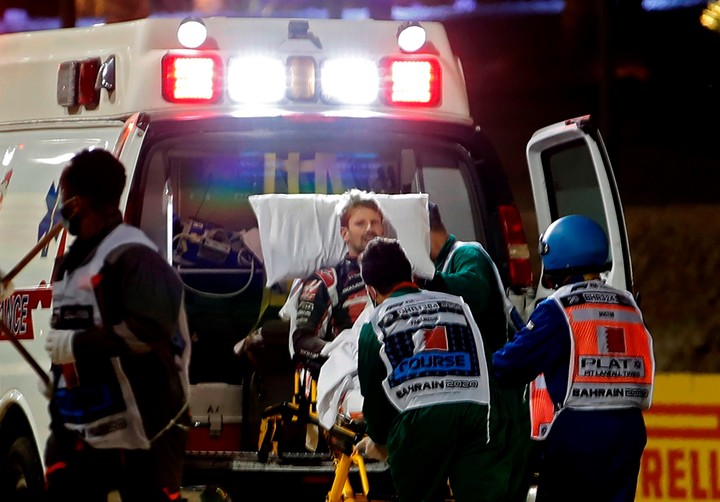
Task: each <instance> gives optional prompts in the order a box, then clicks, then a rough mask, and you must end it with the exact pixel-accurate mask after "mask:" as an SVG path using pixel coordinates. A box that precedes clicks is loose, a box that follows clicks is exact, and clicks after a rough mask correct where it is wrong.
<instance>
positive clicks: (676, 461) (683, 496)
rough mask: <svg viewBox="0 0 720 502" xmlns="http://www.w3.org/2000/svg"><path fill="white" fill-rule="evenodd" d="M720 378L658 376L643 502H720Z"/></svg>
mask: <svg viewBox="0 0 720 502" xmlns="http://www.w3.org/2000/svg"><path fill="white" fill-rule="evenodd" d="M719 389H720V375H717V374H691V373H668V374H658V375H657V378H656V381H655V393H654V397H653V406H652V408H651V409H650V410H649V411H647V412H646V414H645V422H646V425H647V430H648V444H647V447H646V448H645V452H644V453H643V458H642V463H641V466H640V477H639V479H638V488H637V495H636V497H635V500H637V501H651V500H652V501H677V500H720V458H719V457H720V392H718V390H719Z"/></svg>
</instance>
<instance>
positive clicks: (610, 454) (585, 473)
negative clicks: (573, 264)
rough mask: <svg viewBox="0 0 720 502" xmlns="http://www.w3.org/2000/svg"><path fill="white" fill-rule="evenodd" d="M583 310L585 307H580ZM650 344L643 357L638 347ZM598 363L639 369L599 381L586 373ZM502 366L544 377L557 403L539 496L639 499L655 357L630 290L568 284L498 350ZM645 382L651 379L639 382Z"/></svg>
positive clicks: (504, 372) (509, 374)
mask: <svg viewBox="0 0 720 502" xmlns="http://www.w3.org/2000/svg"><path fill="white" fill-rule="evenodd" d="M578 306H582V307H583V310H580V311H579V313H576V312H575V311H574V310H573V309H577V307H578ZM619 311H622V312H620V313H618V312H619ZM581 340H584V342H583V343H581V344H578V341H581ZM643 345H644V348H643V349H642V350H641V351H640V352H641V355H640V356H638V355H637V354H635V353H633V352H632V351H631V349H632V350H635V348H637V347H638V346H641V347H642V346H643ZM587 351H594V352H595V353H596V354H595V355H594V356H589V355H588V353H587ZM583 358H588V359H587V361H585V362H583ZM591 359H592V361H594V364H596V365H599V366H603V365H605V366H608V365H609V366H616V365H620V366H622V365H625V364H629V363H631V362H632V364H633V365H635V364H637V366H638V368H639V369H637V370H633V372H632V373H633V374H630V373H628V374H627V375H626V374H624V373H623V374H622V375H621V374H620V373H619V372H616V371H614V370H613V371H608V372H605V371H604V372H603V373H602V375H604V376H603V378H605V379H606V382H607V384H606V385H603V384H598V383H597V382H593V379H596V378H597V375H595V374H593V375H594V376H582V375H581V374H580V372H579V371H578V368H581V367H584V366H585V365H586V364H588V363H589V362H590V361H591ZM493 368H494V372H495V376H496V377H497V378H498V379H500V380H502V381H509V382H517V383H527V382H529V381H531V380H532V379H534V378H535V377H536V376H537V375H539V374H540V373H544V377H545V382H546V385H547V390H548V391H549V394H550V397H551V399H552V402H553V403H555V411H556V416H555V419H554V422H553V424H552V427H551V428H550V431H549V433H548V434H547V436H546V439H545V440H544V442H543V443H544V444H543V460H542V464H541V469H540V480H539V486H538V496H537V500H538V501H540V502H542V501H550V500H574V499H578V500H588V501H598V502H600V501H603V502H625V501H628V502H629V501H632V500H634V498H635V488H636V485H637V477H638V473H639V470H640V457H641V455H642V452H643V449H644V448H645V444H646V441H647V435H646V430H645V422H644V420H643V415H642V408H645V407H647V406H649V404H650V398H651V395H652V378H653V375H654V361H653V357H652V341H651V339H650V335H649V333H647V330H646V329H645V326H644V324H643V321H642V314H641V313H640V310H639V309H638V307H637V305H636V304H635V301H634V300H633V298H632V296H631V295H630V294H629V293H627V292H624V291H619V290H617V289H614V288H611V287H609V286H607V285H605V284H604V283H602V282H601V281H583V282H578V283H575V284H570V285H567V286H564V287H562V288H560V289H559V290H558V291H557V292H555V293H554V294H553V295H551V296H550V297H548V298H546V299H545V300H543V301H542V302H540V303H539V304H538V306H537V308H536V309H535V310H534V311H533V313H532V315H531V316H530V320H529V321H528V323H527V325H526V326H525V327H524V328H523V329H522V330H521V331H519V332H518V334H517V336H516V337H515V339H514V340H513V341H512V342H510V343H508V344H507V345H506V346H505V347H504V348H502V349H501V350H500V351H498V352H496V353H495V354H494V355H493ZM635 373H637V375H642V377H639V376H637V375H636V374H635ZM598 374H600V373H598ZM638 378H642V379H643V380H644V381H643V382H640V383H636V382H635V380H637V379H638ZM588 379H589V383H587V382H584V381H583V380H585V381H587V380H588ZM617 379H620V380H623V381H622V382H620V381H618V380H617ZM648 382H649V383H648ZM588 385H589V386H590V387H588ZM618 386H619V387H620V389H618ZM626 387H628V388H631V390H629V391H628V390H626ZM583 401H584V402H583Z"/></svg>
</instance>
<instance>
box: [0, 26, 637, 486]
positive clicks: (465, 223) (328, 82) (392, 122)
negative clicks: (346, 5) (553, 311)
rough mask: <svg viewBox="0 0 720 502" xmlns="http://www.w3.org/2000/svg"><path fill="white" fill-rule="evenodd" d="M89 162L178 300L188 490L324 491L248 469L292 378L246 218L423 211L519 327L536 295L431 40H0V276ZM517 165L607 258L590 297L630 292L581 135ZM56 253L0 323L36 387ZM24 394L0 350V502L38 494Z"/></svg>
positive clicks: (290, 473) (188, 29)
mask: <svg viewBox="0 0 720 502" xmlns="http://www.w3.org/2000/svg"><path fill="white" fill-rule="evenodd" d="M91 148H104V149H107V150H109V151H111V152H113V153H114V155H115V156H117V158H118V159H120V160H121V161H122V163H123V165H124V166H125V167H126V169H127V179H128V183H127V187H126V191H125V193H124V195H123V197H122V202H121V204H122V208H121V209H122V210H123V211H124V218H125V221H126V222H127V223H129V224H132V225H135V226H137V227H139V228H141V229H142V230H143V231H144V232H145V233H146V234H147V235H148V236H149V237H150V238H151V239H152V240H153V241H154V242H155V243H156V244H157V246H158V248H159V250H160V252H161V253H162V254H163V256H164V257H165V258H166V259H167V260H168V262H169V263H171V264H172V265H173V266H174V267H175V269H176V270H177V273H178V274H179V276H180V278H181V279H182V282H183V284H184V286H185V307H186V310H187V313H188V319H189V327H190V331H191V335H192V359H191V362H190V378H191V400H190V405H191V413H192V416H193V427H192V429H191V431H190V441H189V444H188V451H187V458H186V464H187V467H186V481H187V483H186V484H187V485H188V486H190V485H194V484H204V485H219V486H222V487H224V488H225V489H226V490H229V492H230V494H231V496H232V497H233V498H234V499H237V500H241V499H242V497H243V496H245V497H246V498H248V495H247V494H248V493H249V492H248V490H251V489H252V490H256V492H254V493H260V494H261V495H262V496H263V497H264V499H267V500H276V499H279V498H280V497H281V496H285V495H288V494H290V493H298V490H301V489H302V488H303V487H305V488H308V489H315V490H316V491H318V492H320V493H323V492H327V489H328V486H329V483H330V481H331V479H332V469H333V467H332V462H331V461H327V460H324V459H316V458H311V460H310V461H302V460H303V459H302V458H301V457H302V455H298V458H297V459H296V460H298V461H297V462H291V461H280V460H278V459H276V458H273V457H272V456H271V458H270V459H269V460H267V461H266V462H259V461H258V459H257V450H258V437H259V427H258V424H259V422H260V416H261V414H262V411H263V409H265V407H267V406H269V405H272V404H274V403H276V402H278V401H281V400H283V399H287V398H289V397H290V395H292V392H293V383H292V371H293V370H292V368H293V365H292V361H291V360H290V357H289V354H288V353H287V352H288V351H287V337H288V332H287V330H288V328H287V324H286V323H284V322H283V321H282V320H280V319H279V318H278V317H277V311H278V309H279V306H280V305H282V303H283V301H284V298H285V296H286V295H287V292H288V291H287V284H285V282H284V281H280V282H278V283H275V284H270V285H268V284H266V280H265V279H266V277H265V272H266V270H265V264H264V260H263V255H264V254H265V255H267V254H268V250H267V249H263V247H262V245H261V243H260V240H259V238H258V235H259V232H258V221H257V217H256V214H255V213H254V211H253V208H252V207H251V204H250V202H249V197H251V196H253V195H262V194H273V193H276V194H342V193H344V192H345V191H347V190H348V189H353V188H354V189H359V190H364V191H367V192H374V193H377V194H427V197H428V198H429V200H431V201H433V202H435V203H437V204H438V206H439V207H440V209H441V211H442V214H443V219H444V222H445V224H446V226H447V227H448V229H449V230H450V231H451V232H452V233H454V234H455V235H457V237H458V238H459V239H461V240H473V241H478V242H480V243H481V244H482V245H483V246H484V247H485V249H487V251H488V253H489V254H490V255H491V256H492V258H493V259H494V261H495V263H496V264H497V267H498V269H499V271H500V274H501V276H502V279H503V281H504V286H505V288H506V291H507V294H508V296H509V297H510V298H511V299H512V301H513V303H514V304H515V305H516V306H517V307H518V309H519V310H520V311H521V312H523V313H524V314H527V313H529V312H530V310H531V309H532V308H533V306H534V303H535V302H536V301H537V299H539V298H543V297H545V296H547V295H548V294H549V292H548V291H547V290H546V289H544V288H543V287H542V285H541V284H538V283H536V281H534V279H533V276H532V263H531V253H530V248H529V244H528V242H527V241H526V238H525V232H524V229H523V223H522V219H521V215H520V212H519V211H518V208H517V206H516V205H515V203H514V201H513V196H512V194H511V191H510V188H509V184H508V183H507V180H506V177H505V174H504V172H503V168H502V166H501V164H500V161H499V159H498V156H497V155H496V152H495V151H494V149H493V146H492V143H491V141H490V140H489V139H488V138H487V137H486V136H485V134H484V132H483V131H482V130H481V129H480V128H479V126H477V125H476V124H475V122H474V121H473V119H472V117H471V116H470V111H469V105H468V97H467V92H466V87H465V82H464V76H463V69H462V66H461V63H460V61H459V60H458V58H457V56H456V55H454V54H453V52H452V49H451V47H450V45H449V42H448V38H447V36H446V32H445V30H444V28H443V26H442V25H441V24H440V23H437V22H400V21H375V20H331V19H309V20H307V19H277V18H274V19H243V18H223V17H210V18H205V19H194V18H193V19H179V18H178V19H174V18H148V19H142V20H137V21H132V22H125V23H117V24H109V25H98V26H92V27H85V28H72V29H62V30H48V31H41V32H33V33H20V34H10V35H2V36H0V156H1V157H2V160H1V162H0V180H2V181H1V182H0V190H1V192H0V268H2V269H3V270H4V271H6V272H7V270H8V269H10V268H11V267H13V266H14V265H15V264H16V263H18V262H19V261H20V260H21V259H22V258H23V257H24V256H25V255H26V253H27V252H28V250H30V249H31V248H32V247H33V246H35V245H36V243H37V242H38V241H39V240H40V239H42V238H43V236H44V235H46V234H47V233H48V232H49V231H50V230H51V229H52V228H53V227H54V226H55V224H57V223H58V222H59V221H60V215H59V210H58V206H59V200H58V181H59V177H60V173H61V171H62V169H63V167H65V166H66V165H67V163H68V161H69V160H70V159H71V158H72V157H73V155H74V154H76V153H77V152H79V151H81V150H84V149H91ZM527 161H528V168H529V172H530V177H531V180H532V194H533V197H534V202H535V210H536V211H535V213H536V218H537V226H538V230H539V231H540V232H542V231H543V230H544V229H545V228H546V227H547V226H548V225H549V224H550V223H551V222H552V221H554V220H555V219H557V218H559V217H561V216H563V215H567V214H571V213H580V214H585V215H587V216H590V217H592V218H593V219H595V220H596V221H597V222H598V223H600V224H601V225H602V226H603V228H604V229H605V230H606V232H607V234H608V236H609V240H610V255H609V256H608V260H611V261H612V268H611V269H610V270H609V272H607V273H606V279H607V280H608V282H609V283H610V284H612V285H614V286H616V287H619V288H623V289H628V290H630V289H632V270H631V265H630V254H629V248H628V239H627V235H626V230H625V223H624V216H623V212H622V205H621V201H620V197H619V194H618V189H617V187H616V184H615V180H614V177H613V173H612V170H611V167H610V163H609V161H608V157H607V153H606V151H605V148H604V146H603V143H602V140H601V137H600V134H599V132H598V130H597V129H596V128H595V127H594V126H593V123H592V121H591V120H590V119H589V117H580V118H574V119H570V120H567V121H564V122H561V123H557V124H554V125H550V126H548V127H546V128H544V129H541V130H539V131H537V132H536V133H535V134H534V135H533V136H532V138H531V139H530V140H529V143H528V145H527ZM71 241H72V237H71V236H69V235H67V233H66V232H62V233H60V234H59V235H58V236H57V237H56V238H54V239H51V240H50V243H49V244H48V245H47V246H46V247H44V248H43V249H42V250H41V252H40V253H39V255H38V256H37V257H35V258H34V259H33V260H32V261H31V262H30V263H29V264H28V265H27V266H26V267H25V268H23V269H22V271H21V272H20V273H19V274H18V275H17V276H16V277H15V278H14V279H13V283H14V286H15V289H14V292H13V293H12V295H11V296H9V297H8V298H7V299H5V300H4V301H3V303H2V309H1V310H0V317H1V318H2V321H3V322H4V323H5V324H6V325H7V327H8V328H9V329H10V331H11V332H12V334H13V335H14V336H15V338H16V339H17V340H19V341H20V343H21V344H22V345H23V347H25V348H26V349H27V351H28V353H29V354H30V355H31V356H32V357H33V358H35V359H36V360H37V361H38V363H39V364H40V366H41V367H47V368H49V366H50V363H49V360H48V358H47V356H46V354H45V351H44V350H43V341H44V337H45V336H46V334H47V332H48V326H49V324H48V323H49V314H50V306H51V297H52V280H51V278H52V271H53V265H54V263H55V261H56V259H57V258H58V257H60V256H62V255H63V253H64V251H65V249H66V248H67V246H68V245H69V244H70V243H71ZM287 260H292V257H287ZM257 326H262V327H263V328H264V329H263V333H264V334H265V337H266V340H265V344H266V346H265V349H264V350H265V351H266V352H265V354H264V355H263V356H262V357H261V359H263V360H262V361H260V364H259V366H258V367H248V366H247V365H245V364H244V363H243V362H242V361H240V360H239V359H238V358H237V356H236V355H235V354H234V352H233V347H234V346H235V345H236V344H237V343H238V342H239V341H240V340H242V339H243V338H244V337H246V336H247V335H248V334H249V333H250V332H251V331H252V330H253V329H254V328H256V327H257ZM38 380H39V378H38V376H37V374H36V373H35V372H33V370H32V368H31V367H30V366H29V365H28V364H27V362H26V361H25V360H24V359H23V358H22V357H20V355H19V354H18V351H17V350H16V348H15V347H14V346H13V344H12V343H10V342H9V341H8V340H7V337H3V338H2V339H0V462H1V463H0V469H1V471H0V472H1V474H2V480H3V482H2V485H1V486H0V490H2V492H0V500H14V498H13V497H14V496H16V495H18V492H23V493H25V494H29V498H28V499H29V500H39V499H40V496H41V495H40V494H41V492H42V490H43V461H42V452H43V450H44V445H45V441H46V439H47V436H48V423H49V416H48V412H47V400H46V398H45V397H43V395H42V394H41V392H40V391H39V390H38ZM373 468H376V469H378V470H379V471H381V470H383V469H386V468H387V466H386V465H382V464H381V465H376V466H374V467H373ZM369 469H370V470H372V469H371V468H370V467H369ZM321 498H322V496H321ZM321 498H320V499H321Z"/></svg>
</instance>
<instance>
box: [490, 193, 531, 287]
mask: <svg viewBox="0 0 720 502" xmlns="http://www.w3.org/2000/svg"><path fill="white" fill-rule="evenodd" d="M498 212H499V213H500V223H501V224H502V227H503V235H504V237H505V242H506V243H507V253H508V264H509V266H508V269H509V275H510V285H511V286H516V287H529V286H531V285H532V267H531V265H530V248H529V247H528V244H527V239H526V238H525V230H524V229H523V224H522V217H521V216H520V211H519V210H518V208H517V207H516V206H511V205H504V206H500V207H498Z"/></svg>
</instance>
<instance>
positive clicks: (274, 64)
mask: <svg viewBox="0 0 720 502" xmlns="http://www.w3.org/2000/svg"><path fill="white" fill-rule="evenodd" d="M227 71H228V73H227V83H228V88H227V90H228V96H229V97H230V99H232V100H233V101H236V102H239V103H277V102H278V101H280V100H281V99H283V97H284V96H285V92H286V89H287V76H286V71H285V65H284V64H283V62H282V61H280V60H279V59H274V58H270V57H264V56H249V57H236V58H230V60H229V61H228V70H227Z"/></svg>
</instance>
